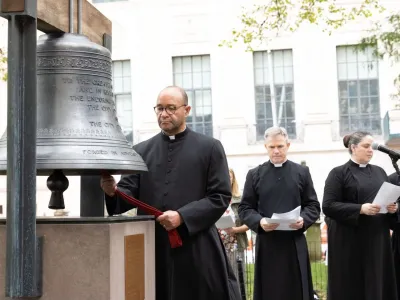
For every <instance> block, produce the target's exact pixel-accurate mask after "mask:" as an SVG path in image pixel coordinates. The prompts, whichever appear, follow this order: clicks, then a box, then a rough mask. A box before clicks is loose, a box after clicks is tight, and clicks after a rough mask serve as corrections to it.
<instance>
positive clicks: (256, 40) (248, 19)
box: [219, 0, 400, 100]
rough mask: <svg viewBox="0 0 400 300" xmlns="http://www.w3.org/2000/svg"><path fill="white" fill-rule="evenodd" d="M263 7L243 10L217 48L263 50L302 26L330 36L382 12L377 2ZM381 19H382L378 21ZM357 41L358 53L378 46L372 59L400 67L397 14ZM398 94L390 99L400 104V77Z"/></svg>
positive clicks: (291, 0) (279, 1) (289, 1)
mask: <svg viewBox="0 0 400 300" xmlns="http://www.w3.org/2000/svg"><path fill="white" fill-rule="evenodd" d="M265 2H266V4H255V5H253V6H252V7H250V8H243V11H242V14H241V15H240V17H239V19H240V25H241V26H240V28H239V29H237V28H236V29H233V31H232V36H231V38H230V39H228V40H223V41H222V42H221V44H220V45H219V46H227V47H233V45H234V44H235V43H242V44H244V45H246V47H247V50H248V51H252V50H253V48H254V46H260V45H262V47H263V48H264V49H265V47H266V46H268V43H269V42H270V41H271V40H272V39H274V38H276V37H278V36H282V35H285V34H288V33H292V32H295V31H296V30H298V29H299V28H300V26H301V25H303V24H314V25H318V27H319V28H321V29H322V31H324V32H326V33H328V34H331V33H332V32H333V31H334V30H336V29H339V28H341V27H343V26H345V25H347V24H348V23H350V22H352V21H355V20H360V19H370V18H371V17H372V16H374V15H375V14H380V13H382V12H384V11H385V8H384V7H383V6H381V5H380V3H379V2H380V1H379V0H362V1H361V2H360V3H359V4H358V5H355V4H354V5H344V4H342V5H340V4H338V3H337V2H336V0H268V1H265ZM381 19H382V18H381ZM363 35H364V37H363V38H361V39H360V42H359V45H358V49H359V50H365V49H366V48H367V47H368V46H371V45H374V46H377V47H375V48H376V51H375V55H376V56H377V57H379V58H381V59H382V58H387V59H388V60H389V61H391V62H393V63H400V11H399V12H397V13H395V12H393V13H391V14H390V16H389V17H387V18H385V19H384V20H380V21H374V22H373V25H371V29H370V30H368V31H366V32H365V33H364V34H363ZM394 85H395V87H396V90H397V92H396V93H395V94H394V95H392V96H393V97H394V98H397V99H399V100H400V74H399V75H397V76H396V78H395V79H394Z"/></svg>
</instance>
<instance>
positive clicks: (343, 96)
mask: <svg viewBox="0 0 400 300" xmlns="http://www.w3.org/2000/svg"><path fill="white" fill-rule="evenodd" d="M373 52H374V47H368V48H367V49H366V50H365V51H360V50H357V48H356V47H355V46H340V47H337V51H336V56H337V70H338V87H339V118H340V134H341V135H345V134H348V133H350V132H354V131H357V130H364V131H369V132H371V133H372V134H381V133H382V132H381V117H380V104H379V75H378V59H377V58H376V57H375V56H374V54H373Z"/></svg>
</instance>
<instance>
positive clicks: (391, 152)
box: [372, 142, 400, 159]
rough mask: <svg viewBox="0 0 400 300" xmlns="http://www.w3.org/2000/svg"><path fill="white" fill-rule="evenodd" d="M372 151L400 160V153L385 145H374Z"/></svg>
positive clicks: (375, 143)
mask: <svg viewBox="0 0 400 300" xmlns="http://www.w3.org/2000/svg"><path fill="white" fill-rule="evenodd" d="M372 149H374V150H379V151H381V152H383V153H386V154H389V156H390V157H392V158H397V159H400V152H398V151H395V150H392V149H390V148H388V147H386V146H384V145H381V144H378V143H377V142H373V143H372Z"/></svg>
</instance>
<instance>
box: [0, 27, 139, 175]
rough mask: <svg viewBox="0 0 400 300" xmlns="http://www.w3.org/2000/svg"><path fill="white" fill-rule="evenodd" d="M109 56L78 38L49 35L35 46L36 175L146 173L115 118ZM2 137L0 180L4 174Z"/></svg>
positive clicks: (41, 38) (81, 37) (88, 42)
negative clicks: (59, 171)
mask: <svg viewBox="0 0 400 300" xmlns="http://www.w3.org/2000/svg"><path fill="white" fill-rule="evenodd" d="M111 70H112V60H111V54H110V52H109V51H108V50H107V49H106V48H104V47H101V46H100V45H97V44H95V43H92V42H90V41H89V40H88V39H87V38H86V37H85V36H82V35H78V34H69V33H67V34H49V35H43V36H41V37H40V38H39V41H38V46H37V93H38V94H37V95H38V98H37V101H38V109H37V112H38V117H37V151H36V152H37V169H38V174H39V175H46V174H51V173H52V171H53V170H55V169H61V170H63V172H64V173H65V174H66V175H92V174H100V173H101V172H103V171H107V172H109V173H111V174H124V173H135V172H136V171H147V167H146V165H145V163H144V162H143V160H142V158H141V157H140V155H138V154H137V153H136V152H135V151H134V150H133V149H132V146H131V145H129V143H128V142H127V140H126V138H125V136H124V134H123V133H122V130H121V127H120V125H119V123H118V119H117V116H116V109H115V103H114V96H113V87H112V73H111ZM6 138H7V137H6V135H3V137H2V139H1V140H0V174H4V173H5V171H6V168H7V167H6V164H7V158H6V154H7V153H6V152H7V149H6Z"/></svg>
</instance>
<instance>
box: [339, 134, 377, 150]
mask: <svg viewBox="0 0 400 300" xmlns="http://www.w3.org/2000/svg"><path fill="white" fill-rule="evenodd" d="M368 135H371V134H370V133H369V132H366V131H356V132H354V133H352V134H348V135H345V136H344V137H343V145H344V146H345V147H346V148H348V149H349V153H350V154H352V153H353V152H352V150H351V145H358V144H359V143H360V142H361V140H362V139H363V138H365V137H366V136H368Z"/></svg>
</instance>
